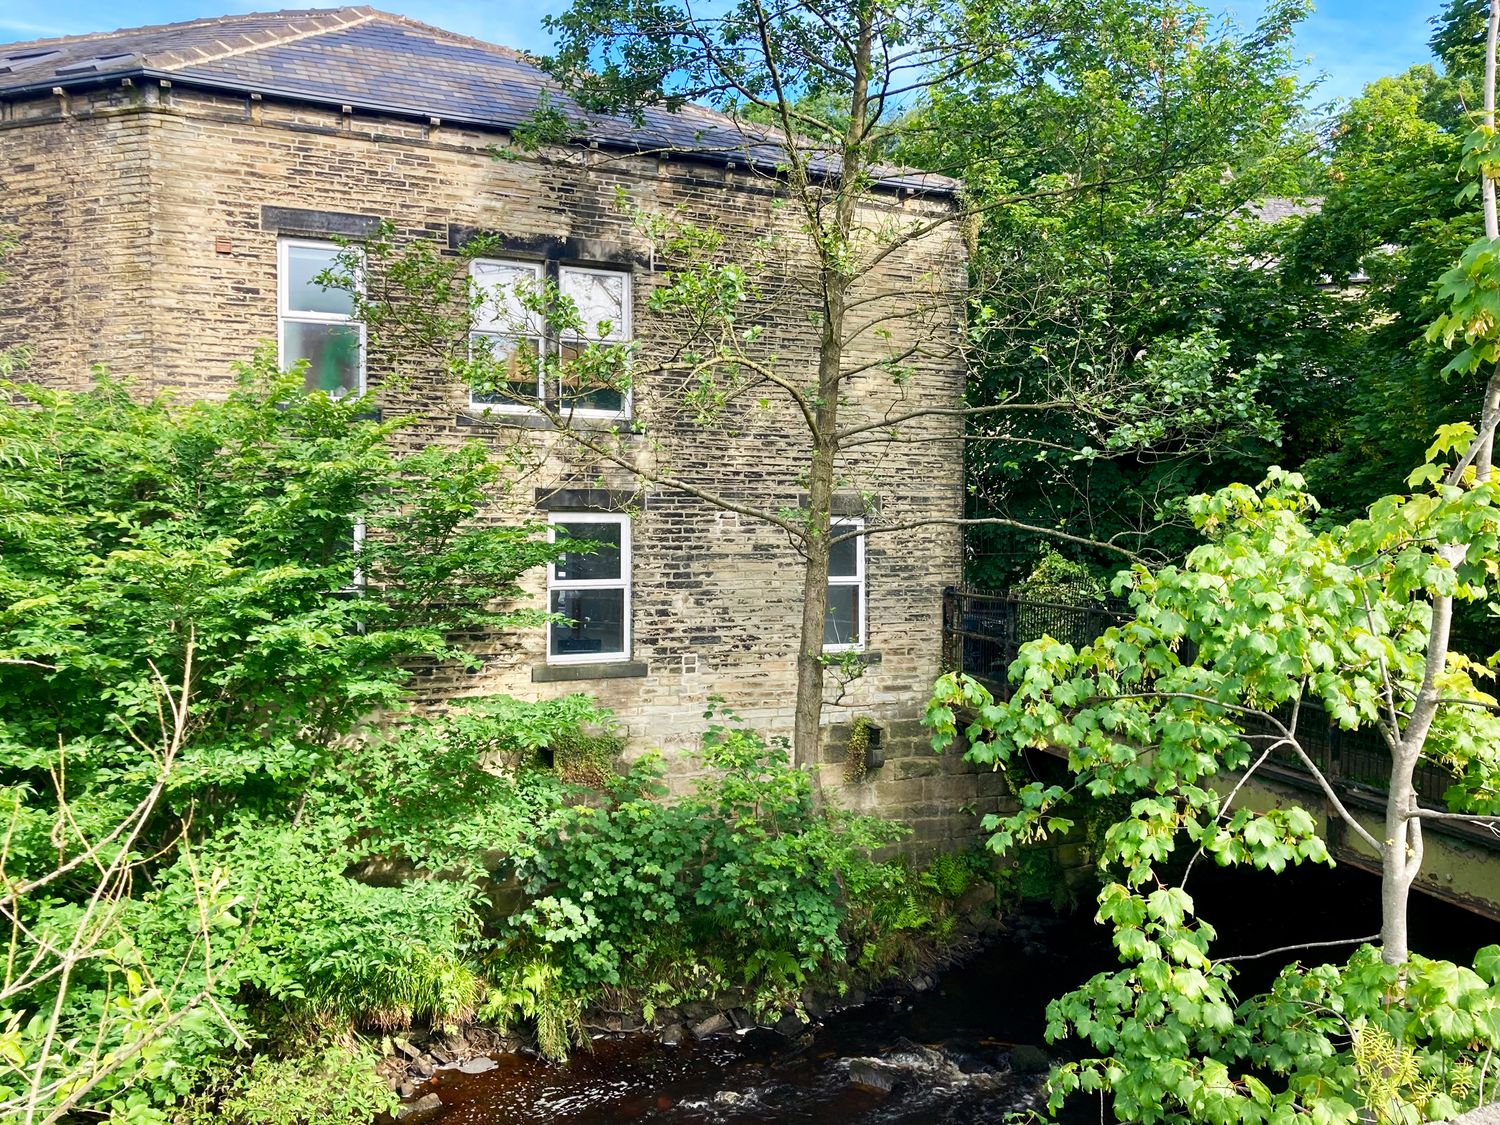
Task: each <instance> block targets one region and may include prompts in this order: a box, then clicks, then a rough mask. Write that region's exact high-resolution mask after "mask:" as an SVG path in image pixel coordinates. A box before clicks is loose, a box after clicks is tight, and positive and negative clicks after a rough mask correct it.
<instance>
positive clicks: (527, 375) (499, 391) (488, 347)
mask: <svg viewBox="0 0 1500 1125" xmlns="http://www.w3.org/2000/svg"><path fill="white" fill-rule="evenodd" d="M469 344H470V354H471V356H472V358H473V360H474V362H475V364H476V374H479V375H482V376H483V377H485V378H486V379H488V380H492V381H491V382H489V383H487V384H486V387H492V388H495V389H493V390H490V389H485V388H484V387H478V386H476V387H474V388H471V394H472V397H473V401H475V402H481V403H486V404H494V403H508V404H510V405H512V406H517V405H525V404H526V403H527V402H535V401H536V395H537V375H538V372H537V353H538V351H539V350H540V348H539V347H538V344H537V341H535V340H517V339H515V338H514V337H512V336H496V335H493V334H491V333H488V332H475V333H473V334H472V335H471V336H470V337H469Z"/></svg>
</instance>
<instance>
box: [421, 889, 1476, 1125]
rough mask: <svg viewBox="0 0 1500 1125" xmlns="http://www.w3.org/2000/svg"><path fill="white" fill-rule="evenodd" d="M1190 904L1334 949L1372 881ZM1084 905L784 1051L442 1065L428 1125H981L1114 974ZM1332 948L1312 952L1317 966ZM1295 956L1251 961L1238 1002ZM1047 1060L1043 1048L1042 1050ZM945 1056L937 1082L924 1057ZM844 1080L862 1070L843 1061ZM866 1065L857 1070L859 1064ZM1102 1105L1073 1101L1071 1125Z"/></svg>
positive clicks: (629, 1044)
mask: <svg viewBox="0 0 1500 1125" xmlns="http://www.w3.org/2000/svg"><path fill="white" fill-rule="evenodd" d="M1194 881H1195V884H1194V885H1193V886H1191V887H1190V888H1189V890H1190V891H1192V892H1193V893H1194V894H1195V895H1196V897H1197V898H1198V900H1199V904H1198V905H1199V910H1200V912H1201V913H1202V914H1203V915H1204V916H1205V917H1206V918H1208V919H1209V920H1210V921H1211V922H1213V923H1214V924H1215V926H1217V927H1218V928H1219V930H1220V940H1219V942H1218V943H1217V945H1216V950H1215V951H1216V952H1217V953H1220V954H1221V955H1227V954H1231V953H1240V952H1257V951H1260V950H1263V949H1267V948H1270V947H1273V946H1280V945H1284V944H1288V943H1290V942H1293V941H1332V940H1340V939H1344V938H1351V937H1359V936H1362V935H1364V934H1368V933H1371V932H1373V931H1374V930H1376V929H1378V927H1379V913H1378V897H1377V895H1378V888H1377V885H1376V881H1375V880H1374V879H1373V878H1372V877H1370V876H1366V875H1364V874H1362V873H1360V872H1357V871H1352V870H1349V869H1342V868H1341V869H1339V870H1336V871H1331V872H1330V871H1310V872H1299V873H1296V874H1294V875H1293V876H1291V877H1286V876H1280V877H1273V876H1269V875H1265V876H1261V875H1256V874H1243V873H1232V874H1225V873H1221V872H1217V871H1210V872H1205V873H1204V874H1203V876H1201V877H1200V876H1199V874H1198V873H1196V872H1195V874H1194ZM1092 914H1093V911H1092V909H1090V908H1088V906H1087V905H1086V906H1085V908H1084V909H1083V910H1081V911H1080V912H1079V913H1077V914H1076V915H1073V916H1061V917H1059V916H1052V915H1038V914H1031V915H1026V916H1024V917H1021V918H1019V919H1017V920H1016V921H1015V923H1014V925H1013V928H1012V930H1011V932H1010V933H1008V934H1006V935H1003V936H1002V937H1001V938H999V939H997V940H996V942H995V943H994V944H992V945H990V946H988V947H986V948H983V949H981V950H980V951H978V952H977V953H976V954H975V955H974V956H973V957H972V958H971V959H970V960H969V961H967V962H966V963H965V964H963V965H960V966H957V967H955V968H953V969H950V970H949V971H947V972H946V973H944V974H943V975H941V976H940V977H939V978H938V979H937V981H936V984H935V985H934V986H933V987H932V988H930V989H927V990H926V991H923V992H920V993H915V994H906V995H892V996H889V997H886V998H882V999H876V1000H874V1001H871V1002H870V1003H867V1004H865V1005H862V1006H861V1007H859V1008H852V1009H847V1010H845V1011H842V1012H836V1013H834V1014H832V1015H830V1016H828V1017H826V1018H825V1019H824V1020H822V1021H821V1022H820V1023H819V1024H818V1025H816V1026H815V1027H814V1028H813V1029H812V1030H811V1032H810V1033H809V1034H807V1035H805V1036H803V1037H802V1038H800V1039H799V1040H796V1041H793V1040H790V1039H786V1038H783V1037H781V1036H779V1035H776V1034H775V1033H774V1032H770V1031H766V1030H752V1031H748V1032H744V1033H742V1034H739V1035H730V1036H725V1037H714V1038H710V1039H706V1040H703V1041H700V1042H692V1041H689V1042H688V1043H686V1044H685V1045H683V1046H680V1047H675V1048H668V1047H663V1046H661V1045H660V1044H658V1043H657V1042H656V1040H655V1039H653V1038H649V1037H646V1036H640V1035H623V1036H611V1037H602V1038H599V1039H596V1040H595V1041H594V1043H593V1050H592V1051H580V1052H578V1053H577V1054H576V1055H575V1057H574V1058H573V1059H572V1060H571V1061H570V1062H569V1063H567V1064H566V1065H563V1066H554V1065H549V1064H547V1063H544V1062H541V1061H540V1060H538V1059H536V1058H534V1057H529V1056H526V1055H507V1056H502V1057H500V1058H499V1060H498V1062H499V1066H498V1067H497V1068H496V1069H495V1070H492V1071H490V1072H488V1073H486V1074H482V1075H463V1074H459V1073H457V1072H454V1071H445V1072H441V1073H440V1074H439V1075H438V1076H437V1078H435V1079H434V1080H433V1083H432V1084H430V1085H429V1086H428V1087H426V1089H428V1090H435V1091H436V1092H437V1093H438V1094H439V1096H440V1097H441V1098H442V1099H443V1102H444V1103H445V1105H446V1107H447V1108H445V1109H444V1110H443V1111H442V1113H441V1114H440V1115H439V1116H438V1117H437V1118H435V1119H433V1120H434V1122H435V1125H501V1123H505V1125H510V1123H525V1125H617V1123H625V1122H633V1121H649V1122H674V1123H683V1125H687V1123H695V1125H696V1123H714V1125H749V1123H751V1122H784V1123H787V1125H793V1123H802V1122H807V1123H819V1125H822V1123H828V1125H843V1123H849V1125H982V1123H985V1122H1000V1121H1002V1120H1003V1119H1004V1118H1005V1117H1006V1115H1007V1114H1009V1113H1011V1112H1014V1111H1016V1110H1018V1109H1024V1108H1026V1107H1028V1106H1029V1105H1033V1104H1035V1103H1036V1102H1037V1101H1038V1085H1039V1078H1038V1077H1037V1076H1035V1075H1033V1074H1023V1073H1018V1072H1017V1071H1015V1070H1013V1069H1012V1068H1011V1066H1010V1065H1009V1064H1010V1052H1011V1050H1012V1048H1013V1047H1015V1046H1017V1045H1027V1046H1041V1045H1043V1043H1042V1031H1043V1025H1044V1019H1045V1009H1046V1004H1047V1001H1048V1000H1050V999H1052V998H1054V997H1056V996H1057V995H1059V994H1060V993H1062V992H1065V991H1067V990H1068V989H1069V988H1070V987H1072V986H1074V985H1077V984H1079V983H1081V982H1082V981H1083V980H1085V979H1086V978H1087V977H1088V976H1090V975H1091V974H1092V973H1094V972H1097V971H1099V970H1101V969H1104V968H1108V967H1110V966H1111V965H1112V964H1113V960H1112V958H1111V950H1110V948H1109V944H1108V937H1107V934H1106V933H1105V932H1104V931H1103V930H1102V929H1101V928H1100V927H1097V926H1095V925H1094V924H1093V923H1092V921H1091V918H1092ZM1495 941H1500V925H1496V924H1495V923H1492V922H1488V921H1485V920H1483V919H1480V918H1477V917H1475V916H1473V915H1469V914H1465V913H1463V912H1461V911H1458V910H1456V909H1454V908H1451V907H1447V906H1444V905H1442V904H1440V903H1436V902H1433V901H1431V900H1426V899H1424V900H1422V901H1421V902H1420V903H1419V904H1418V905H1417V907H1416V908H1415V909H1414V911H1413V945H1414V947H1415V948H1417V949H1419V950H1421V951H1423V952H1427V953H1430V954H1431V955H1434V956H1446V957H1461V958H1465V959H1467V958H1469V957H1471V956H1472V954H1473V952H1474V950H1475V949H1477V948H1479V947H1480V946H1482V945H1485V944H1488V943H1490V942H1495ZM1344 952H1345V951H1344V950H1341V949H1334V950H1327V951H1318V953H1319V954H1322V956H1317V957H1315V958H1314V959H1315V960H1330V959H1335V958H1339V957H1341V956H1342V955H1343V954H1344ZM1290 959H1291V958H1290V957H1286V956H1283V957H1276V958H1270V959H1266V960H1264V961H1252V962H1247V963H1246V964H1245V966H1244V969H1243V970H1242V976H1241V978H1240V980H1239V985H1240V988H1241V990H1242V992H1244V993H1248V992H1250V991H1253V990H1254V989H1256V988H1259V987H1264V985H1265V984H1266V983H1268V981H1269V979H1270V976H1271V975H1272V973H1273V972H1274V969H1275V967H1276V966H1278V965H1280V964H1284V963H1285V962H1286V961H1288V960H1290ZM1049 1050H1054V1049H1051V1048H1049ZM861 1059H874V1060H878V1061H879V1060H884V1062H883V1063H882V1065H885V1064H889V1065H888V1066H887V1069H886V1070H885V1072H884V1073H886V1074H897V1075H901V1074H902V1073H904V1072H903V1071H902V1069H901V1068H903V1067H907V1068H909V1070H908V1071H907V1072H905V1073H907V1075H908V1076H907V1077H904V1078H901V1080H899V1081H897V1082H895V1084H894V1086H893V1088H892V1089H890V1090H885V1091H882V1090H876V1089H871V1088H869V1087H867V1086H862V1085H859V1084H856V1083H854V1082H852V1081H851V1076H850V1068H851V1060H861ZM934 1060H939V1061H941V1063H942V1068H943V1069H942V1070H941V1072H935V1071H934V1069H933V1066H932V1064H933V1061H934ZM854 1065H855V1067H856V1073H857V1074H858V1073H859V1071H858V1067H859V1066H861V1065H866V1066H867V1065H868V1064H860V1063H858V1062H855V1064H854ZM866 1073H868V1072H866ZM1101 1116H1107V1115H1102V1114H1101V1107H1100V1106H1099V1104H1098V1103H1097V1102H1089V1103H1080V1102H1075V1103H1073V1104H1071V1105H1070V1107H1069V1111H1068V1114H1067V1118H1066V1119H1067V1120H1071V1121H1072V1122H1074V1123H1077V1125H1082V1123H1083V1122H1097V1121H1099V1120H1101Z"/></svg>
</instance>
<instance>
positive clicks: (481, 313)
mask: <svg viewBox="0 0 1500 1125" xmlns="http://www.w3.org/2000/svg"><path fill="white" fill-rule="evenodd" d="M469 277H470V279H471V280H472V281H473V283H474V285H475V286H476V288H478V290H479V291H480V292H481V293H482V294H483V296H484V301H483V303H482V304H481V305H480V306H479V308H478V310H477V312H476V315H475V318H474V330H473V332H472V333H470V336H469V343H470V346H471V347H472V348H473V349H475V351H478V350H479V349H481V348H484V349H488V353H489V355H488V358H489V359H491V360H492V361H494V363H495V364H496V365H503V366H504V368H505V371H506V375H507V378H506V380H505V382H506V387H505V389H504V390H503V391H502V390H501V389H500V388H496V390H495V391H491V392H482V391H477V390H475V389H474V388H473V387H471V388H469V405H470V406H476V407H483V408H484V409H486V410H508V411H513V412H515V411H524V410H528V409H534V407H528V406H527V405H526V401H527V400H528V399H530V400H535V399H538V398H540V397H542V396H543V393H544V390H543V387H542V385H541V379H542V374H541V365H540V364H538V363H537V358H538V357H539V356H540V355H541V354H542V346H543V325H542V317H541V314H540V313H537V312H534V311H532V310H531V309H528V308H527V307H526V297H527V294H528V292H531V293H536V292H540V291H541V287H542V264H541V263H540V262H502V261H495V260H491V259H476V260H475V261H473V262H471V263H470V264H469Z"/></svg>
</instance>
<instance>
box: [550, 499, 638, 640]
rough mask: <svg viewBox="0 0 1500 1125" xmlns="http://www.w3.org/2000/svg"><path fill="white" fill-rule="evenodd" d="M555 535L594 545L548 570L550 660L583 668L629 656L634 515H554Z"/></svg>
mask: <svg viewBox="0 0 1500 1125" xmlns="http://www.w3.org/2000/svg"><path fill="white" fill-rule="evenodd" d="M551 523H552V527H553V529H554V530H553V536H554V539H555V538H556V534H557V531H559V530H560V531H561V532H562V533H563V534H564V535H566V536H567V537H568V538H569V539H571V540H574V541H577V542H580V543H588V544H592V545H593V550H583V551H565V552H564V553H563V554H562V556H561V557H560V558H558V559H557V560H556V561H554V562H552V563H551V564H550V565H549V566H548V567H547V601H548V608H549V609H550V610H551V611H552V612H553V613H554V614H557V615H558V618H559V619H558V620H556V621H553V622H552V623H551V624H550V625H549V626H548V627H547V660H548V661H549V662H550V663H554V664H583V663H590V662H598V661H604V660H624V659H627V658H628V657H629V655H630V517H629V516H627V515H623V514H618V513H613V512H608V513H606V512H554V513H553V514H552V516H551Z"/></svg>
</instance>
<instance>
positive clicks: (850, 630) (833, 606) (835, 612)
mask: <svg viewBox="0 0 1500 1125" xmlns="http://www.w3.org/2000/svg"><path fill="white" fill-rule="evenodd" d="M859 630H860V621H859V587H858V586H829V587H828V616H827V617H825V618H824V619H823V643H824V644H825V645H852V644H858V643H859V639H860V638H859Z"/></svg>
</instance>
